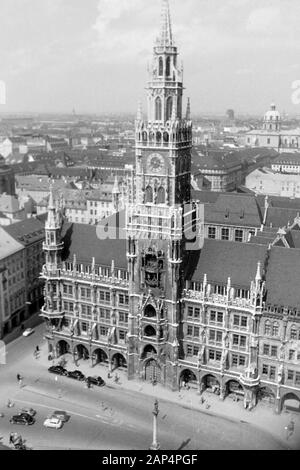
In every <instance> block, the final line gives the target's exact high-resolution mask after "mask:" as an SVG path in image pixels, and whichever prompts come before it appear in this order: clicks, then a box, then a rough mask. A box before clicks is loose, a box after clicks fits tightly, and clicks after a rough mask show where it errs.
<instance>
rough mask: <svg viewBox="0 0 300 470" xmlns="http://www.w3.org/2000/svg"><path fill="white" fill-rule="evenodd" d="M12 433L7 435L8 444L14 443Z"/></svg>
mask: <svg viewBox="0 0 300 470" xmlns="http://www.w3.org/2000/svg"><path fill="white" fill-rule="evenodd" d="M13 436H14V435H13V433H12V432H11V433H10V435H9V444H10V445H11V444H13V443H14V437H13Z"/></svg>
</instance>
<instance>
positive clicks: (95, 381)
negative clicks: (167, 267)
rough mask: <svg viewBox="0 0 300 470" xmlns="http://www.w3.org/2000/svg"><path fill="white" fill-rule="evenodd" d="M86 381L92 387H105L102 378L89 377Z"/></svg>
mask: <svg viewBox="0 0 300 470" xmlns="http://www.w3.org/2000/svg"><path fill="white" fill-rule="evenodd" d="M86 381H87V382H88V383H89V384H91V385H98V387H103V385H105V382H104V380H103V379H102V377H88V378H87V379H86Z"/></svg>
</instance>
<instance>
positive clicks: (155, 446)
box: [150, 399, 160, 450]
mask: <svg viewBox="0 0 300 470" xmlns="http://www.w3.org/2000/svg"><path fill="white" fill-rule="evenodd" d="M158 413H159V409H158V400H157V399H155V402H154V408H153V411H152V414H153V442H152V444H151V446H150V450H158V449H159V448H160V445H159V443H158V442H157V416H158Z"/></svg>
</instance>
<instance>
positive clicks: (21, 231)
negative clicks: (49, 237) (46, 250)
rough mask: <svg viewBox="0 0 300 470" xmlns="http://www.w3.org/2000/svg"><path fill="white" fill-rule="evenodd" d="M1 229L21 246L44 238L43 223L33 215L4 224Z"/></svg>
mask: <svg viewBox="0 0 300 470" xmlns="http://www.w3.org/2000/svg"><path fill="white" fill-rule="evenodd" d="M3 229H4V230H5V232H6V233H7V234H9V235H10V236H11V237H13V238H14V239H15V240H16V241H18V242H19V243H21V244H22V245H23V246H27V245H30V244H31V243H35V242H37V241H39V240H43V239H44V238H45V228H44V224H43V223H42V222H41V221H40V220H38V219H36V218H34V217H32V218H30V219H25V220H21V221H20V222H16V223H14V224H11V225H8V226H5V227H3Z"/></svg>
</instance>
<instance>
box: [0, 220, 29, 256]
mask: <svg viewBox="0 0 300 470" xmlns="http://www.w3.org/2000/svg"><path fill="white" fill-rule="evenodd" d="M6 228H7V227H0V259H3V258H6V257H7V256H10V255H12V254H14V253H17V252H18V251H21V250H22V249H23V248H24V247H23V245H22V244H21V243H19V242H18V241H17V240H15V239H14V237H12V236H11V235H10V234H9V233H8V232H7V231H6V230H5V229H6Z"/></svg>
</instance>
